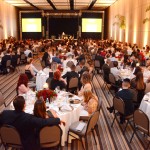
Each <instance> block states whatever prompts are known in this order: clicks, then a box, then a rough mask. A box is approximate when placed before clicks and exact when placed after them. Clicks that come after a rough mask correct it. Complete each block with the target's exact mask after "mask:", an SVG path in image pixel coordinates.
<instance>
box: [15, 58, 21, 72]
mask: <svg viewBox="0 0 150 150" xmlns="http://www.w3.org/2000/svg"><path fill="white" fill-rule="evenodd" d="M19 65H20V58H18V59H17V65H16V70H17V72H19V71H20V67H19Z"/></svg>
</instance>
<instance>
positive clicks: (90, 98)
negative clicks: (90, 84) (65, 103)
mask: <svg viewBox="0 0 150 150" xmlns="http://www.w3.org/2000/svg"><path fill="white" fill-rule="evenodd" d="M83 99H84V102H83V103H82V105H83V106H84V110H86V111H87V112H88V113H89V114H92V113H93V112H95V111H96V110H97V108H98V98H97V96H96V95H95V94H93V93H92V92H91V90H86V91H84V92H83Z"/></svg>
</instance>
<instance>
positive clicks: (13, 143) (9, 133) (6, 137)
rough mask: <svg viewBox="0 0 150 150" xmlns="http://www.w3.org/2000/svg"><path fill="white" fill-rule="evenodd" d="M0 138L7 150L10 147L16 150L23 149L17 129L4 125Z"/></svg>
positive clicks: (0, 131) (0, 130)
mask: <svg viewBox="0 0 150 150" xmlns="http://www.w3.org/2000/svg"><path fill="white" fill-rule="evenodd" d="M0 136H1V141H2V144H3V145H4V147H5V150H7V149H8V148H9V147H11V148H14V149H22V148H23V147H22V143H21V138H20V135H19V133H18V131H17V130H16V128H15V127H13V126H10V125H4V126H2V127H1V128H0Z"/></svg>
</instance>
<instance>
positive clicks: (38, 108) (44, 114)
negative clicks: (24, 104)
mask: <svg viewBox="0 0 150 150" xmlns="http://www.w3.org/2000/svg"><path fill="white" fill-rule="evenodd" d="M33 113H34V116H35V117H37V118H43V119H46V118H58V116H57V114H56V112H55V111H54V110H49V111H46V104H45V101H44V100H42V99H39V100H37V101H36V102H35V104H34V109H33ZM61 123H63V124H64V125H65V122H63V121H61Z"/></svg>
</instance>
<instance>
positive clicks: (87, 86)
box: [78, 72, 92, 96]
mask: <svg viewBox="0 0 150 150" xmlns="http://www.w3.org/2000/svg"><path fill="white" fill-rule="evenodd" d="M81 83H82V87H81V90H80V91H79V92H78V95H79V96H83V93H84V91H86V90H89V91H91V90H92V86H91V76H90V74H89V73H88V72H85V73H83V75H82V77H81Z"/></svg>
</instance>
